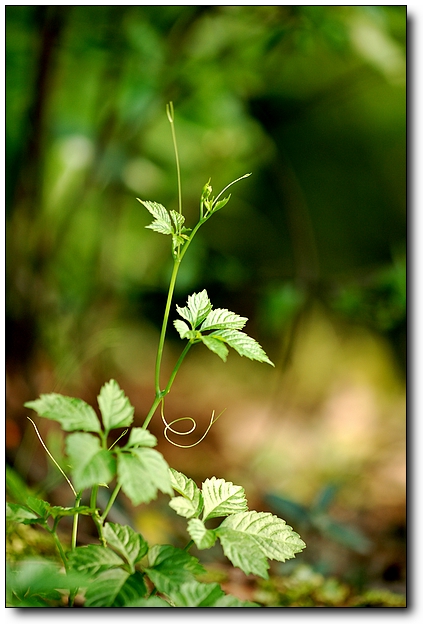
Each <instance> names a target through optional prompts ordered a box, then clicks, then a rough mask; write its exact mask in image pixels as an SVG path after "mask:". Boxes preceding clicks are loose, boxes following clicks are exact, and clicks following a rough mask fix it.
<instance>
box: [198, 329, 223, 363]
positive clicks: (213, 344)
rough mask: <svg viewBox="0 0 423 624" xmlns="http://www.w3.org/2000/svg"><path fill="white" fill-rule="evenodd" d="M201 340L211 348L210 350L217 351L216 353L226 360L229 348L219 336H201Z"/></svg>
mask: <svg viewBox="0 0 423 624" xmlns="http://www.w3.org/2000/svg"><path fill="white" fill-rule="evenodd" d="M201 340H202V342H203V343H204V344H205V345H206V347H207V348H208V349H210V351H213V353H216V355H218V356H219V357H220V359H221V360H223V361H224V362H226V360H227V357H228V353H229V349H228V347H227V346H226V345H225V344H224V342H223V340H222V339H221V338H220V337H219V336H213V335H211V336H201Z"/></svg>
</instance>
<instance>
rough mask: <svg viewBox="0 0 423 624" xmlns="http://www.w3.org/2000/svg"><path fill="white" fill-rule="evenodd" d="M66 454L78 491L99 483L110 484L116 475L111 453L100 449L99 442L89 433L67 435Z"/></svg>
mask: <svg viewBox="0 0 423 624" xmlns="http://www.w3.org/2000/svg"><path fill="white" fill-rule="evenodd" d="M66 452H67V454H68V457H69V459H70V462H71V466H72V478H73V483H74V486H75V488H76V489H77V490H78V491H79V490H85V489H86V488H89V487H92V486H93V485H98V484H99V483H110V481H111V480H112V479H113V478H114V476H115V474H116V461H115V458H114V456H113V454H112V452H111V451H106V450H104V449H102V448H101V446H100V440H99V439H98V438H97V437H96V436H93V435H91V434H90V433H72V434H71V435H69V436H68V437H67V439H66Z"/></svg>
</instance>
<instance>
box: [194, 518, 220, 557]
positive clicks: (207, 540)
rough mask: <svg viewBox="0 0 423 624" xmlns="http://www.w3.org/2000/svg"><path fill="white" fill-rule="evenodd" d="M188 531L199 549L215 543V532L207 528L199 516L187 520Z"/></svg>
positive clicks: (209, 546)
mask: <svg viewBox="0 0 423 624" xmlns="http://www.w3.org/2000/svg"><path fill="white" fill-rule="evenodd" d="M188 533H189V535H190V537H191V539H193V540H194V542H195V545H196V546H197V548H198V549H199V550H206V549H207V548H211V547H212V546H214V544H215V541H216V532H215V531H213V530H212V529H207V528H206V527H205V525H204V522H203V521H202V520H200V519H199V518H192V519H191V520H190V521H189V522H188Z"/></svg>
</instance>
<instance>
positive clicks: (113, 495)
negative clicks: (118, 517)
mask: <svg viewBox="0 0 423 624" xmlns="http://www.w3.org/2000/svg"><path fill="white" fill-rule="evenodd" d="M121 487H122V486H121V485H120V484H119V483H118V484H117V486H116V487H115V489H114V490H113V492H112V495H111V497H110V498H109V502H108V503H107V505H106V509H105V510H104V511H103V513H102V515H101V516H100V521H101V523H102V524H103V522H104V521H105V519H106V517H107V514H108V513H109V511H110V509H111V508H112V506H113V503H114V502H115V500H116V497H117V495H118V494H119V492H120V488H121Z"/></svg>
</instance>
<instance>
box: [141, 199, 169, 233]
mask: <svg viewBox="0 0 423 624" xmlns="http://www.w3.org/2000/svg"><path fill="white" fill-rule="evenodd" d="M137 199H138V201H139V202H140V203H141V204H142V205H143V206H145V207H146V208H147V210H148V211H149V212H150V214H152V215H153V217H154V219H155V220H154V221H153V223H151V224H150V225H147V226H146V227H147V228H149V229H150V230H155V231H156V232H159V233H160V234H172V233H173V227H172V222H171V220H170V216H169V213H168V211H167V210H166V208H165V207H164V206H162V205H161V204H158V203H157V202H153V201H143V200H141V199H139V198H138V197H137Z"/></svg>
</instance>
